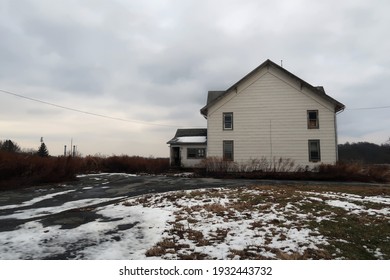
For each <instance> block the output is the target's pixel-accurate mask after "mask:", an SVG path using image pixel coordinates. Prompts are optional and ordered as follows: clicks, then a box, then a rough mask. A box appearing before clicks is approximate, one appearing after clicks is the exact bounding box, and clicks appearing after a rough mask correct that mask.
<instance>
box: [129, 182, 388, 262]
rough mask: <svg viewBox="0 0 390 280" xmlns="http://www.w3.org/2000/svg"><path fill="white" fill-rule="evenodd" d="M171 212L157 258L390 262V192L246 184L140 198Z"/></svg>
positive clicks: (151, 252)
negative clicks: (378, 260)
mask: <svg viewBox="0 0 390 280" xmlns="http://www.w3.org/2000/svg"><path fill="white" fill-rule="evenodd" d="M140 204H141V205H143V207H148V208H161V209H164V210H166V209H171V210H172V213H173V216H174V217H173V219H172V220H171V221H170V222H169V225H168V226H167V227H166V229H165V230H164V232H163V235H162V237H161V240H160V241H159V242H158V243H156V244H155V246H153V247H152V248H150V249H149V250H147V252H146V256H147V257H149V258H162V259H350V260H354V259H390V187H388V186H383V185H382V186H351V185H348V186H347V185H342V184H341V185H334V184H332V185H299V186H297V185H283V186H253V187H250V188H236V189H212V190H210V189H208V190H206V189H205V190H195V191H183V192H173V193H167V194H161V195H153V196H152V195H151V196H143V197H139V198H137V199H132V200H129V201H127V202H125V205H127V206H129V207H131V206H134V205H140Z"/></svg>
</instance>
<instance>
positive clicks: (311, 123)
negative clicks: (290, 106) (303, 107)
mask: <svg viewBox="0 0 390 280" xmlns="http://www.w3.org/2000/svg"><path fill="white" fill-rule="evenodd" d="M312 114H315V118H312V117H311V116H312ZM307 128H308V129H319V128H320V118H319V113H318V110H307Z"/></svg>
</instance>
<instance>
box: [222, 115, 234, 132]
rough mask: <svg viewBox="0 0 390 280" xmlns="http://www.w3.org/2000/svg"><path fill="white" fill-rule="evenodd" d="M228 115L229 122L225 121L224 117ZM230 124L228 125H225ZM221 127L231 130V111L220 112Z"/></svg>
mask: <svg viewBox="0 0 390 280" xmlns="http://www.w3.org/2000/svg"><path fill="white" fill-rule="evenodd" d="M229 116H230V122H227V121H226V118H227V117H229ZM227 124H230V126H228V127H227V126H226V125H227ZM222 128H223V130H233V112H226V113H222Z"/></svg>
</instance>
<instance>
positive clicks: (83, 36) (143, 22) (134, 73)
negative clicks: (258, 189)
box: [0, 0, 390, 155]
mask: <svg viewBox="0 0 390 280" xmlns="http://www.w3.org/2000/svg"><path fill="white" fill-rule="evenodd" d="M389 8H390V3H388V2H387V1H384V0H379V1H375V2H373V1H365V0H360V1H353V2H350V1H342V2H340V1H335V0H332V1H325V2H324V1H322V2H319V1H305V0H302V1H298V2H296V1H294V2H293V1H287V0H286V1H257V0H245V1H236V0H229V1H224V3H223V5H222V4H221V2H219V1H174V0H171V1H120V0H117V1H103V0H96V1H76V0H71V1H66V2H62V1H48V0H47V1H42V0H39V1H38V0H34V1H10V0H8V1H6V0H4V1H2V3H1V4H0V11H1V12H0V15H1V16H0V34H1V36H2V40H0V60H1V64H0V85H2V87H3V89H6V90H10V91H15V92H17V93H20V94H24V95H27V96H30V97H33V98H37V99H43V100H47V101H49V102H53V103H60V104H63V105H65V106H70V107H72V106H73V107H76V108H80V109H82V110H86V111H92V112H96V113H102V114H107V115H110V116H111V115H112V116H114V117H121V118H126V119H130V120H138V121H143V122H155V123H163V124H170V125H172V126H173V127H158V126H157V127H154V126H145V125H140V124H137V123H134V124H130V123H127V124H126V123H121V122H115V121H109V120H100V119H98V118H97V119H96V118H94V117H91V116H84V117H82V116H80V115H79V114H77V113H75V112H66V111H65V112H64V111H61V114H57V116H56V118H57V117H58V121H59V122H60V125H57V126H60V127H62V130H63V131H56V130H55V125H53V126H45V125H41V123H40V122H39V121H38V120H36V118H37V117H38V116H39V115H40V112H42V113H43V112H46V111H45V109H44V108H41V107H40V106H45V105H42V104H29V102H26V101H21V100H19V102H18V100H17V99H16V101H10V99H12V97H10V96H7V97H5V96H4V95H0V98H1V102H0V103H1V105H0V110H2V112H7V114H8V116H7V119H11V120H12V119H24V122H25V123H29V122H31V124H30V125H31V126H34V127H36V128H39V129H40V130H42V132H39V134H42V133H43V132H45V133H47V134H49V135H52V136H51V139H56V140H53V141H55V143H56V145H57V146H59V148H57V150H62V148H60V146H61V145H62V144H61V145H60V144H59V140H58V138H59V137H60V136H59V135H63V136H62V137H65V135H70V134H73V136H75V137H78V138H80V139H84V140H83V141H88V140H87V139H90V140H89V141H91V142H94V143H96V145H90V144H84V145H82V143H80V144H81V146H84V147H88V149H86V151H85V153H87V152H88V153H93V152H94V151H95V152H103V153H110V152H117V153H118V152H121V151H119V150H118V149H119V148H118V149H117V147H121V148H122V149H123V151H122V152H123V153H129V154H132V153H138V152H140V153H142V154H147V155H149V154H150V152H151V151H153V153H156V155H166V154H167V149H166V145H165V142H164V137H165V138H170V137H171V135H172V134H173V133H174V130H175V129H174V126H175V125H181V124H182V123H184V124H193V125H194V126H205V125H206V123H205V120H204V119H203V117H202V116H200V114H199V109H200V108H201V107H202V106H203V105H204V104H205V101H206V95H207V91H208V90H219V89H226V88H228V87H230V86H231V85H232V84H234V83H235V82H236V81H238V80H239V79H240V78H242V77H243V76H244V75H245V74H247V73H248V72H250V71H251V70H252V69H254V68H255V67H257V66H258V65H259V64H260V63H262V62H263V61H264V60H265V59H268V58H270V59H272V60H273V61H275V62H277V63H279V62H280V60H283V65H284V67H285V68H286V69H288V70H289V71H291V72H293V73H294V74H296V75H297V76H299V77H301V78H303V79H304V80H306V81H307V82H309V83H311V84H313V85H323V86H324V87H325V89H326V90H327V92H328V93H329V94H330V95H331V96H333V97H334V98H336V99H338V100H340V101H341V102H343V103H345V104H346V105H347V110H346V111H345V112H343V113H341V114H340V115H339V116H338V119H339V135H340V139H341V140H342V141H344V140H345V141H347V140H360V139H361V140H363V139H364V138H365V137H366V138H367V137H369V138H370V140H371V141H375V142H377V143H381V142H384V141H385V140H386V139H387V138H386V137H385V136H384V135H385V134H386V133H387V134H390V132H389V131H388V127H389V120H390V115H389V114H390V113H389V112H390V110H386V109H384V110H372V111H369V112H366V111H358V110H357V111H355V110H350V111H348V108H360V107H371V106H372V107H375V106H380V105H383V104H385V105H390V104H387V103H386V102H387V100H388V98H387V96H388V86H387V81H388V80H389V78H390V57H389V56H388V50H389V49H390V40H389V39H388V38H387V36H386V35H387V33H388V31H387V29H388V26H390V18H389V17H388V15H387V11H388V10H389ZM4 87H6V88H4ZM72 100H75V101H74V102H73V101H72ZM15 103H17V105H15ZM7 104H10V106H18V110H11V109H9V107H10V106H7ZM50 110H52V109H50ZM50 110H49V111H50ZM53 110H57V109H53ZM43 115H44V114H43ZM30 116H34V118H32V119H31V118H29V117H30ZM46 118H47V116H46ZM378 119H380V121H378ZM43 120H44V119H42V120H41V121H43ZM2 125H3V127H4V128H7V129H8V132H9V134H10V135H11V134H12V133H16V132H15V131H14V130H12V131H11V128H9V126H6V124H2ZM3 127H2V130H3V131H4V129H3ZM86 127H88V129H86ZM103 130H105V131H107V133H104V132H102V131H103ZM86 131H88V133H87V134H86V135H85V134H84V133H85V132H86ZM156 131H158V133H157V132H156ZM153 132H154V133H156V134H155V135H158V137H157V136H156V137H153V136H152V135H153V134H152V133H153ZM3 133H4V136H3V137H7V135H6V134H7V132H3ZM28 133H33V132H26V133H23V135H24V136H23V137H24V138H23V137H22V136H20V141H19V142H22V141H24V140H23V139H27V138H29V139H30V138H32V137H31V135H28ZM134 133H135V134H137V135H138V136H137V137H136V138H137V139H135V138H134V137H131V138H132V141H133V142H134V145H135V143H142V142H145V143H150V144H147V145H146V144H145V146H143V147H141V148H140V147H137V148H134V147H133V146H132V145H130V144H129V143H128V140H126V139H128V137H129V135H134ZM37 134H38V132H37ZM113 134H115V137H113V136H112V135H113ZM15 135H20V134H15ZM88 135H90V138H89V136H88ZM93 135H95V136H93ZM96 135H100V136H99V139H104V137H107V139H111V140H112V141H111V142H110V143H115V144H111V145H108V146H107V145H104V144H103V143H104V141H103V140H96ZM27 136H28V137H27ZM153 138H155V139H154V140H153V141H152V140H151V139H153ZM382 138H385V139H382ZM49 139H50V138H49ZM91 139H93V141H92V140H91ZM119 139H123V140H119ZM16 140H18V139H16ZM143 140H144V141H143ZM100 141H101V143H100ZM28 143H29V142H28V141H27V140H26V145H28ZM114 146H115V149H114V148H113V147H114ZM52 150H53V148H52ZM54 150H55V149H54Z"/></svg>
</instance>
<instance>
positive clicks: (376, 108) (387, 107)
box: [345, 106, 390, 111]
mask: <svg viewBox="0 0 390 280" xmlns="http://www.w3.org/2000/svg"><path fill="white" fill-rule="evenodd" d="M389 108H390V106H380V107H366V108H346V109H345V110H354V111H357V110H378V109H389Z"/></svg>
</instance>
